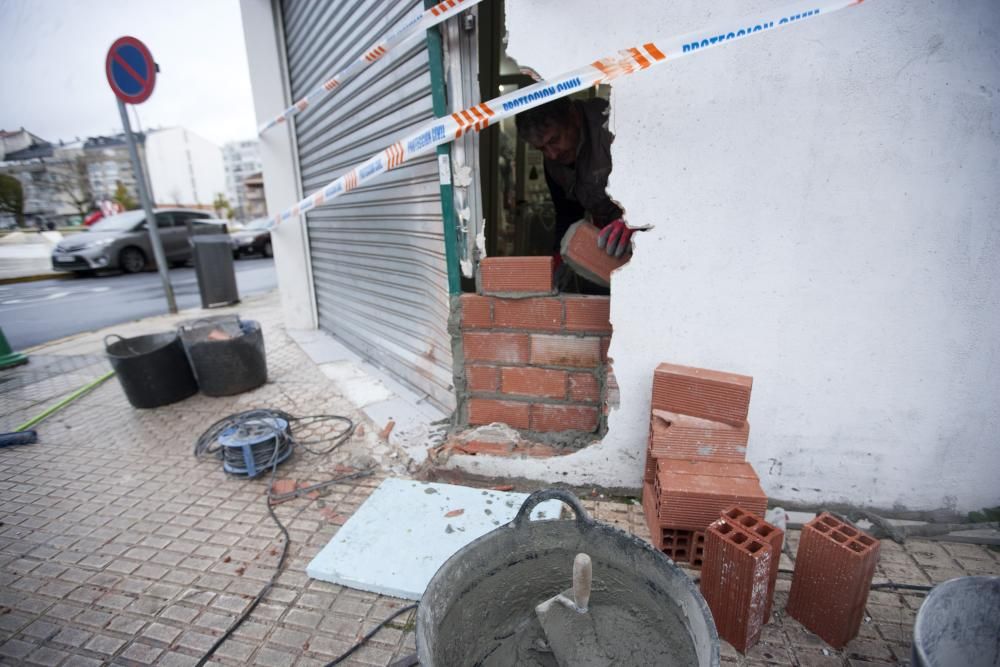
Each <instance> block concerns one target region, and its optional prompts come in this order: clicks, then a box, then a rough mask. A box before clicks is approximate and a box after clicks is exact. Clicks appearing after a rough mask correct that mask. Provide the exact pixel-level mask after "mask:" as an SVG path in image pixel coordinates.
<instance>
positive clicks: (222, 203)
mask: <svg viewBox="0 0 1000 667" xmlns="http://www.w3.org/2000/svg"><path fill="white" fill-rule="evenodd" d="M212 208H214V209H215V214H216V215H217V216H219V217H220V218H226V219H227V220H232V219H233V216H234V212H233V205H232V204H230V203H229V200H228V199H226V196H225V195H224V194H222V193H221V192H220V193H218V194H217V195H215V201H213V202H212Z"/></svg>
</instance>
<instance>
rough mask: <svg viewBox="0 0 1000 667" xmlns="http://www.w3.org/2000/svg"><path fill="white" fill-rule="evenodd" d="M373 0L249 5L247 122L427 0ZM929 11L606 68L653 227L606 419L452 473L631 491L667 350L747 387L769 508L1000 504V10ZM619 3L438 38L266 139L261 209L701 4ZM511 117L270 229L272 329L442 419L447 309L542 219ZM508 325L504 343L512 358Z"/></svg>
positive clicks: (637, 202) (637, 257)
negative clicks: (339, 353)
mask: <svg viewBox="0 0 1000 667" xmlns="http://www.w3.org/2000/svg"><path fill="white" fill-rule="evenodd" d="M364 5H365V6H364V7H363V8H362V10H361V11H359V12H357V15H358V16H364V17H365V19H364V20H363V21H358V22H347V21H344V20H343V19H344V15H345V13H347V12H351V13H352V14H353V13H354V11H356V10H352V9H350V8H346V7H340V6H321V5H314V4H310V3H306V2H302V1H301V0H283V1H281V2H276V3H272V2H270V1H269V0H243V2H242V10H243V17H244V30H245V31H246V34H247V42H248V43H252V44H254V45H255V48H254V49H253V50H251V51H248V58H249V60H250V64H251V68H250V69H251V73H252V75H251V79H252V84H253V92H254V100H255V105H256V112H257V118H258V121H259V122H263V121H265V120H267V119H270V118H272V117H273V116H274V115H276V114H277V113H279V112H280V111H282V110H283V109H284V108H286V107H287V106H288V105H290V104H292V103H294V102H295V101H296V100H298V99H299V98H300V97H302V96H303V95H304V94H305V93H307V92H309V91H310V90H312V89H314V88H315V87H316V86H317V85H319V84H321V83H322V82H323V81H324V80H325V78H324V77H327V76H329V75H330V74H331V73H333V72H337V71H340V70H341V69H343V68H344V67H345V66H346V65H348V64H349V63H350V62H351V61H352V60H353V59H354V58H356V57H357V56H358V55H359V54H361V53H363V51H364V49H365V48H366V47H367V46H369V45H370V44H372V43H374V42H376V41H377V37H378V36H379V35H383V34H385V33H387V32H390V31H391V30H392V29H393V28H394V27H396V26H399V25H400V24H401V23H403V22H405V20H406V17H408V16H411V15H412V14H413V12H415V11H419V10H420V9H421V8H422V5H421V4H420V3H413V2H410V3H404V4H403V5H400V6H394V7H392V8H386V7H385V6H384V5H381V4H379V3H375V2H372V3H364ZM946 5H947V7H946V8H942V7H935V8H931V7H928V6H921V5H919V4H910V5H907V6H905V7H897V6H891V7H890V6H883V5H878V4H871V5H869V3H864V4H861V5H859V6H858V7H857V8H854V9H851V10H849V11H845V12H842V13H838V14H835V15H833V16H829V17H825V16H824V17H820V18H818V19H815V20H811V21H809V22H807V23H803V24H802V25H796V26H794V27H793V28H789V29H782V30H774V31H769V32H767V33H766V34H763V35H759V36H758V35H754V36H753V37H752V38H751V39H747V40H743V41H740V42H735V43H732V44H726V45H725V46H722V47H721V48H719V49H712V50H710V51H706V52H705V53H704V54H701V53H698V54H696V55H695V56H693V57H691V58H685V59H683V60H680V61H677V62H672V61H671V62H669V63H667V64H665V65H662V66H660V67H658V68H652V69H650V70H649V71H644V72H641V73H638V74H636V75H635V76H631V77H622V78H620V79H616V80H615V81H614V82H613V84H612V87H611V91H610V104H611V114H610V120H609V129H610V130H611V131H612V132H613V133H614V135H615V141H614V144H613V146H612V157H613V160H614V163H615V165H616V166H615V170H614V171H613V172H612V174H611V178H610V181H609V193H610V195H611V196H612V197H613V198H614V199H615V200H616V201H618V202H620V203H621V204H622V206H623V208H625V210H626V218H627V220H628V221H629V222H630V223H631V224H632V225H634V226H642V227H648V229H647V231H644V232H640V233H637V234H636V236H635V237H634V238H635V241H634V255H633V258H632V260H631V262H630V263H629V264H628V265H627V266H626V267H624V268H622V269H621V270H619V271H618V272H617V273H615V275H614V280H613V282H612V288H611V297H610V323H611V324H613V332H614V333H613V336H612V337H611V342H610V349H609V350H607V352H606V354H607V356H608V357H610V358H611V359H613V360H614V374H615V376H616V377H617V381H618V385H619V386H620V392H621V399H620V406H619V407H618V408H617V409H614V410H612V411H611V412H610V415H609V416H608V421H607V432H606V433H605V434H600V435H601V437H599V438H598V439H597V441H596V442H592V443H586V446H583V447H580V448H579V449H578V450H577V451H573V452H571V453H565V452H564V454H565V455H562V456H556V457H552V458H546V459H543V460H534V459H531V458H530V457H527V458H526V457H520V458H510V457H506V458H505V457H501V456H475V457H473V456H467V457H457V458H456V459H455V460H454V461H453V462H452V463H453V465H454V466H455V467H465V468H466V469H468V470H471V471H474V472H478V473H480V474H489V475H500V476H503V475H509V476H519V477H526V478H530V479H536V480H541V481H545V482H562V483H568V484H576V485H591V484H596V485H601V486H605V487H611V488H631V489H636V488H638V487H639V486H640V485H641V479H642V474H643V459H644V449H645V446H646V438H647V435H648V429H649V408H650V393H651V384H652V378H653V369H654V368H655V367H656V366H657V365H658V364H659V363H660V362H664V361H667V362H673V363H678V364H684V365H688V366H698V367H704V368H715V369H720V370H726V371H732V372H736V373H741V374H744V375H749V376H753V377H754V397H753V401H752V403H751V410H750V417H749V420H750V422H751V423H752V424H753V430H752V432H751V439H750V446H749V454H748V456H749V460H750V461H751V463H753V465H754V467H755V468H756V470H757V471H758V472H759V474H760V476H761V481H762V484H763V485H764V487H765V489H766V490H767V492H768V494H769V496H771V497H772V498H773V499H775V500H777V501H780V502H782V503H789V504H800V503H801V504H806V503H808V504H813V505H815V504H830V503H845V504H853V505H864V506H868V507H874V508H888V509H890V510H897V511H899V510H904V509H905V510H927V511H932V510H947V511H952V512H955V511H958V512H965V511H968V510H973V509H979V508H981V507H989V506H995V505H997V504H998V502H1000V497H998V496H997V487H996V483H995V473H994V471H995V470H996V469H998V466H1000V454H998V450H997V447H996V434H997V433H998V432H1000V407H998V404H997V401H996V400H995V397H996V396H997V395H998V394H1000V332H998V326H1000V325H998V323H1000V299H997V298H996V297H997V294H1000V262H997V261H996V258H997V255H998V253H1000V235H998V234H1000V233H998V231H997V230H998V228H997V226H996V225H995V224H994V222H995V220H996V218H997V214H998V211H1000V191H998V190H997V188H996V187H995V183H993V181H995V174H996V168H995V156H996V155H997V154H1000V138H998V135H997V133H996V132H995V128H993V126H992V125H991V120H990V119H992V118H996V117H998V116H1000V96H998V95H989V94H986V93H984V92H983V91H991V90H1000V71H998V70H997V69H996V67H995V66H994V64H995V63H996V62H997V60H998V59H1000V47H998V45H997V44H996V43H995V42H991V41H989V40H986V41H983V40H981V39H978V35H980V34H981V31H982V29H983V26H990V29H998V28H1000V10H998V9H997V8H996V7H995V5H994V4H992V3H988V2H975V3H973V4H972V5H970V6H968V7H966V6H965V4H964V3H963V5H962V6H961V7H960V6H959V4H958V2H957V0H949V2H947V3H946ZM632 9H634V10H635V11H632ZM632 9H630V11H629V12H627V13H618V14H615V15H614V16H612V17H610V18H609V15H608V13H607V11H606V3H601V2H599V1H598V0H586V1H585V2H580V1H578V0H572V1H571V0H557V1H554V2H550V3H534V2H529V1H528V0H508V2H506V3H499V2H496V3H484V4H482V5H479V6H478V7H476V8H473V9H470V10H467V12H466V14H465V15H464V16H473V17H474V18H473V19H472V20H469V19H467V18H457V19H452V20H450V21H448V22H447V23H445V24H442V26H441V27H440V28H437V29H433V30H431V31H429V32H428V35H427V39H426V40H421V41H418V42H414V43H413V44H411V45H409V46H408V47H407V48H405V49H402V50H401V51H400V52H399V53H398V54H394V56H393V57H392V58H390V59H388V60H387V61H385V62H378V63H375V64H374V65H373V66H372V67H370V68H368V69H366V70H365V71H364V73H363V74H361V75H360V76H359V77H358V78H357V79H355V80H353V81H351V82H348V83H347V84H345V85H344V86H343V89H342V90H339V91H338V92H337V93H336V94H334V95H331V96H328V97H327V98H324V99H323V100H321V101H320V102H319V103H318V104H316V105H315V106H314V107H313V108H310V109H308V110H307V111H306V112H305V113H303V114H301V115H300V116H298V117H297V118H295V119H293V120H292V121H291V122H289V123H285V124H282V125H280V126H278V127H276V128H273V129H272V130H270V131H269V132H268V133H266V134H265V135H264V136H263V137H262V142H261V154H262V162H263V173H264V186H265V192H266V196H267V200H268V205H269V208H270V210H271V211H272V212H276V211H281V210H284V209H286V208H288V207H289V206H290V205H291V204H292V203H294V202H296V201H299V200H300V199H301V198H302V197H304V196H305V195H307V194H311V193H313V192H315V191H316V190H317V189H318V188H320V187H321V186H323V185H325V184H326V183H328V182H330V181H331V180H333V179H334V178H336V177H337V176H339V175H340V174H342V173H344V172H345V171H346V170H347V169H349V168H351V167H353V166H354V165H356V164H358V163H359V162H361V161H362V160H364V159H366V158H368V157H369V156H371V155H373V154H375V153H377V152H378V151H380V150H382V149H384V148H386V147H387V146H389V145H390V144H391V143H392V142H393V141H396V140H398V139H399V138H401V137H404V136H407V135H408V134H409V133H411V132H413V131H414V129H415V128H417V127H421V126H422V124H423V123H424V122H425V121H427V120H428V119H431V118H433V117H435V116H437V117H441V116H444V115H446V114H448V113H452V112H456V111H459V110H462V109H466V108H468V107H471V106H472V105H473V104H476V103H479V102H481V101H485V100H489V99H492V98H494V97H496V96H497V94H498V91H499V92H501V93H503V92H509V91H511V90H514V89H516V88H518V87H522V86H524V85H527V84H528V83H530V81H531V79H530V78H528V77H527V75H526V74H525V73H524V72H525V70H524V68H528V67H530V68H531V69H532V70H534V71H535V72H538V73H539V74H541V76H542V77H543V78H547V77H555V76H557V75H559V74H560V73H562V72H568V71H572V70H573V69H575V68H578V67H581V66H583V65H585V64H587V63H591V62H594V61H595V59H597V58H600V57H603V56H607V55H612V54H615V53H616V52H617V51H618V50H619V49H622V48H625V47H629V46H632V45H636V44H645V43H647V42H649V40H650V39H657V38H659V37H668V38H669V37H671V36H672V35H675V34H678V33H683V32H686V31H687V30H691V29H698V28H700V27H703V26H709V25H711V24H712V23H713V22H716V21H717V19H714V20H713V17H714V16H715V14H714V12H713V11H712V10H711V8H708V7H706V6H705V5H704V4H703V3H697V2H694V1H693V0H691V1H686V2H681V3H673V4H671V5H670V6H669V7H667V6H664V5H662V3H660V4H658V3H650V4H648V5H644V6H642V7H638V6H637V7H635V8H632ZM942 9H946V10H950V9H954V10H955V11H954V12H952V11H943V12H942ZM505 13H506V16H505V15H504V14H505ZM942 16H945V17H947V18H946V19H944V20H943V19H942V18H941V17H942ZM927 25H935V26H936V28H935V36H934V37H933V38H932V39H931V42H928V36H927V31H926V30H925V29H924V28H923V27H925V26H927ZM347 26H350V28H348V27H347ZM556 29H558V30H559V35H560V37H559V39H553V38H552V34H553V31H554V30H556ZM886 34H893V35H894V36H895V37H894V39H893V40H892V43H891V45H890V44H889V43H887V42H886V40H885V39H884V36H885V35H886ZM510 62H516V64H517V65H519V67H518V68H517V69H513V68H511V67H509V63H510ZM505 63H507V64H508V66H507V67H505V66H504V64H505ZM915 63H919V65H915ZM734 73H737V74H734ZM505 132H506V131H505V130H503V129H502V128H498V127H496V126H494V127H492V128H489V129H488V130H487V131H484V132H482V133H481V134H479V133H473V132H470V133H466V134H465V135H463V137H462V138H461V139H460V140H457V141H455V142H453V143H452V144H450V145H449V146H447V147H446V148H445V147H442V148H440V149H439V150H438V155H430V156H425V157H424V158H417V159H415V160H414V161H413V162H412V163H407V164H404V165H403V166H402V167H400V168H398V169H393V170H391V171H389V172H388V173H386V174H384V175H383V176H382V177H381V179H380V180H378V181H375V182H373V183H371V184H369V185H366V186H364V187H360V188H358V189H356V190H353V191H351V192H350V193H348V194H346V195H344V196H342V197H339V198H337V199H335V200H334V201H333V202H331V203H328V204H326V205H323V206H320V207H318V208H316V209H314V210H312V211H309V212H308V213H307V214H305V215H303V216H298V217H294V218H292V219H290V220H288V221H286V222H284V223H282V225H281V226H280V227H279V228H278V229H276V230H275V231H274V233H273V234H272V237H273V239H274V241H275V248H276V251H275V255H276V260H277V266H278V271H279V274H280V279H279V285H280V286H281V290H282V300H283V304H284V307H285V313H286V319H287V320H288V324H289V326H291V327H297V328H302V327H316V328H319V329H321V330H323V331H326V332H328V333H330V334H332V335H333V336H335V337H336V338H337V339H338V340H340V341H341V342H343V343H344V344H345V345H346V346H348V347H349V348H351V349H353V350H355V351H357V352H358V353H359V354H360V355H361V356H362V357H363V358H365V359H366V360H368V361H370V362H371V363H373V364H376V365H379V366H380V367H382V368H383V369H385V370H386V371H387V372H388V373H390V374H392V375H393V376H394V377H395V378H397V379H398V380H399V381H400V382H402V383H404V384H405V385H406V386H408V387H409V388H411V389H413V390H414V391H416V392H418V393H420V394H421V395H422V396H424V397H425V399H426V400H427V401H430V402H432V403H434V404H435V405H437V406H438V407H439V408H440V409H441V410H443V411H445V412H449V411H451V410H455V409H456V407H458V406H459V404H460V398H459V397H458V396H457V394H458V393H459V391H460V389H461V385H462V382H463V381H464V380H463V377H464V376H465V372H464V369H465V367H466V366H470V365H472V364H471V361H474V360H471V361H470V360H467V359H466V358H465V352H464V351H463V350H462V349H461V348H455V349H452V348H451V347H450V346H449V341H450V333H449V331H448V324H449V321H450V320H452V319H453V318H454V317H455V314H456V311H457V309H458V305H457V304H458V303H459V302H460V299H459V298H458V297H459V295H460V294H461V293H463V292H471V291H473V290H474V289H475V281H476V279H477V278H478V276H479V274H480V271H481V264H480V262H481V260H482V259H483V258H484V257H486V256H495V255H498V254H504V253H506V252H512V251H513V252H515V253H516V254H529V253H528V250H530V249H531V248H532V247H537V241H532V240H531V239H530V238H524V239H521V238H516V237H514V236H513V235H512V234H511V229H515V230H516V229H522V228H524V227H525V225H528V224H533V223H530V221H533V220H539V221H541V223H540V224H539V225H538V226H540V227H544V226H545V225H544V220H545V210H544V206H541V205H542V204H543V202H541V201H536V197H535V195H536V194H537V193H534V191H533V190H532V188H535V187H536V186H537V185H538V183H537V181H538V175H539V174H538V172H539V168H538V161H537V159H536V157H535V156H532V155H531V154H530V152H529V151H527V149H526V148H525V147H524V143H523V142H517V141H516V139H515V143H513V144H512V143H510V136H511V135H507V139H505V138H504V137H505V134H504V133H505ZM532 165H533V168H532ZM519 170H523V171H524V172H525V176H524V178H523V179H522V178H521V177H520V176H519V175H518V174H519ZM532 172H534V173H535V176H534V177H532V175H531V174H532ZM511 183H513V184H514V185H513V187H511V185H510V184H511ZM511 193H512V195H513V196H511ZM535 204H539V206H538V207H535V206H534V205H535ZM529 205H530V206H529ZM529 236H530V235H529ZM533 244H534V245H533ZM487 312H491V311H487ZM494 315H495V313H494ZM511 336H512V337H509V336H508V337H501V336H499V335H496V336H493V338H492V341H493V343H492V344H493V345H494V347H496V346H499V345H500V344H501V343H504V344H509V345H510V349H511V350H512V352H511V354H515V353H518V354H520V351H519V348H518V347H517V345H518V344H519V343H518V342H517V341H519V340H520V338H518V335H514V334H511ZM515 339H517V340H515ZM514 403H515V404H518V405H519V404H520V403H518V401H517V400H514ZM526 423H527V422H526Z"/></svg>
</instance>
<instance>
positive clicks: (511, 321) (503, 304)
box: [493, 296, 563, 331]
mask: <svg viewBox="0 0 1000 667" xmlns="http://www.w3.org/2000/svg"><path fill="white" fill-rule="evenodd" d="M493 324H494V326H495V327H496V328H498V329H526V330H529V331H562V328H563V304H562V301H561V300H560V299H559V297H554V296H550V297H536V298H532V299H499V298H498V299H496V300H495V301H494V303H493Z"/></svg>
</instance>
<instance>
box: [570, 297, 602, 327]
mask: <svg viewBox="0 0 1000 667" xmlns="http://www.w3.org/2000/svg"><path fill="white" fill-rule="evenodd" d="M565 302H566V330H567V331H588V332H594V333H611V297H607V296H567V297H566V298H565Z"/></svg>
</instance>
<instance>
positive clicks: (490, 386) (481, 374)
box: [465, 364, 500, 392]
mask: <svg viewBox="0 0 1000 667" xmlns="http://www.w3.org/2000/svg"><path fill="white" fill-rule="evenodd" d="M465 384H466V386H467V388H468V390H469V391H473V392H496V391H500V369H499V368H497V367H496V366H479V365H475V364H469V365H467V366H466V367H465Z"/></svg>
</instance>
